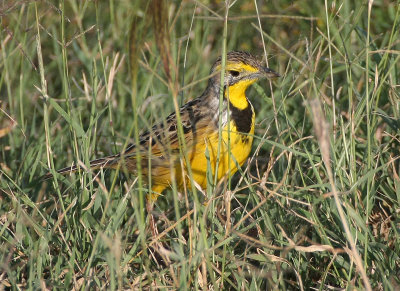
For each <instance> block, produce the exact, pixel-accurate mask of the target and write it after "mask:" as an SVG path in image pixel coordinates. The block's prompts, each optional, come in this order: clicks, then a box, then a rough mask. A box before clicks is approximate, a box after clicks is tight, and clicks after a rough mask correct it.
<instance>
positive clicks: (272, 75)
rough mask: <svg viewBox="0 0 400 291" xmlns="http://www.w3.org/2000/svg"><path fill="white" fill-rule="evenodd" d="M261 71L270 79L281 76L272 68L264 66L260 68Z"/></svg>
mask: <svg viewBox="0 0 400 291" xmlns="http://www.w3.org/2000/svg"><path fill="white" fill-rule="evenodd" d="M260 73H262V74H263V75H264V77H267V78H269V79H274V78H278V77H280V76H281V75H279V74H278V73H277V72H275V71H274V70H271V69H270V68H267V67H262V68H261V70H260Z"/></svg>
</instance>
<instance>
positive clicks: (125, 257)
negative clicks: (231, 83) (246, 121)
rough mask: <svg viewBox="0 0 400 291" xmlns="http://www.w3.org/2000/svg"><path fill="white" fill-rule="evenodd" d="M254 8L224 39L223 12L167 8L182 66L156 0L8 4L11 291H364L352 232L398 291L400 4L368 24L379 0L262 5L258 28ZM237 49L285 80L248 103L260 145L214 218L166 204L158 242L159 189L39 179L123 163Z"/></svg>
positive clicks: (380, 281) (256, 89)
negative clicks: (141, 137)
mask: <svg viewBox="0 0 400 291" xmlns="http://www.w3.org/2000/svg"><path fill="white" fill-rule="evenodd" d="M154 3H157V1H154V2H153V4H154ZM254 3H255V2H252V1H236V2H233V3H232V4H233V5H232V6H231V7H230V8H229V11H228V16H229V19H228V22H227V26H226V29H227V31H228V34H227V35H228V37H227V39H226V40H224V39H223V37H222V35H223V31H224V19H223V16H224V15H225V13H226V7H225V4H224V3H223V2H222V1H206V2H193V1H186V2H178V1H167V2H165V3H164V4H166V7H167V9H168V14H167V16H168V19H169V31H168V33H169V36H168V39H167V40H165V39H161V43H163V45H164V47H165V46H166V47H169V50H170V51H169V52H168V53H169V55H167V56H165V55H163V54H162V53H160V50H161V51H162V52H163V53H165V52H166V51H165V50H162V45H161V46H160V39H159V43H158V44H157V36H156V34H155V32H154V27H156V26H155V24H154V19H153V16H151V13H150V12H149V11H148V9H149V7H153V9H154V6H150V5H147V2H146V1H112V0H110V1H73V0H71V1H65V2H64V1H60V2H57V3H56V4H54V3H52V2H46V1H41V2H25V1H6V2H2V3H1V4H0V12H1V13H0V15H1V16H2V19H1V32H0V36H1V37H0V41H1V47H0V49H1V52H0V56H1V57H0V68H1V72H2V74H1V75H0V97H1V98H0V101H1V103H0V109H1V111H0V189H1V190H0V223H1V224H0V258H1V260H0V282H1V283H0V286H1V284H2V286H3V287H5V288H11V289H39V288H49V289H50V288H54V289H56V288H66V289H72V288H99V289H100V288H107V289H126V288H133V289H138V288H143V289H150V288H153V289H158V288H169V289H175V288H177V287H179V286H181V287H182V288H183V289H185V288H187V289H196V290H197V289H207V288H210V289H211V288H212V289H243V290H247V289H251V290H254V289H268V290H269V289H279V290H281V289H282V290H286V289H290V290H291V289H304V290H308V289H311V288H315V289H319V290H327V289H329V288H343V289H354V288H356V289H360V290H364V288H366V285H365V281H363V279H362V277H361V274H362V272H360V270H359V269H357V267H356V263H355V261H354V250H353V251H352V250H351V247H350V244H349V240H348V236H347V235H346V233H345V229H344V227H343V225H344V223H345V224H346V223H347V224H348V226H349V231H350V235H351V237H352V238H353V239H354V240H355V244H356V246H357V248H356V252H358V253H359V254H360V257H361V259H362V264H363V266H364V269H365V271H366V274H367V280H368V282H369V284H371V286H372V288H373V289H374V290H395V289H397V288H400V282H399V279H398V278H399V277H400V259H399V254H400V235H399V231H400V218H399V213H400V206H399V204H400V180H399V175H398V173H399V170H400V167H399V154H400V153H399V151H400V144H399V143H400V142H399V140H400V135H399V128H400V117H399V110H400V108H399V104H400V103H399V80H400V72H399V70H400V67H399V63H400V62H399V58H400V53H399V52H400V45H399V40H400V37H399V29H398V28H399V20H400V19H399V13H400V5H399V4H400V2H398V1H397V2H396V1H385V0H382V1H374V2H373V5H372V7H371V10H370V13H369V10H368V5H367V3H366V2H365V3H363V2H354V3H353V2H350V1H334V2H331V1H326V2H324V1H306V0H299V1H268V2H261V1H257V2H256V3H257V5H258V6H257V8H258V12H259V13H258V14H259V19H260V24H261V27H260V26H259V21H258V18H257V9H256V7H255V4H254ZM164 16H165V15H164ZM193 17H194V18H193ZM133 20H134V24H135V25H134V29H135V30H136V31H133V30H131V28H132V27H133V25H132V21H133ZM159 25H160V24H159ZM161 25H162V23H161ZM260 30H262V32H263V38H262V36H261V32H260ZM133 32H134V36H135V38H133V37H132V33H133ZM163 36H165V35H164V34H162V35H161V36H158V37H159V38H160V37H161V38H162V37H163ZM129 39H135V47H134V50H133V51H132V47H130V48H129ZM262 39H264V42H263V41H262ZM224 41H226V44H227V49H228V51H229V50H246V51H249V52H252V53H253V54H259V55H263V54H264V53H263V52H264V46H265V49H266V52H267V53H268V64H269V67H271V68H272V69H274V70H276V71H279V72H280V74H281V75H282V77H281V78H280V79H279V80H278V81H277V82H275V83H274V84H272V86H269V84H268V82H260V83H259V84H258V85H255V86H253V88H251V89H250V90H249V91H248V96H249V97H250V99H251V101H252V103H253V105H254V107H255V108H256V111H257V127H256V136H255V144H254V146H253V151H252V156H251V158H250V159H249V163H248V165H247V166H245V167H243V168H242V171H240V173H238V174H236V175H235V176H234V178H233V181H232V183H231V184H232V187H231V189H229V188H226V186H224V185H222V186H221V187H218V188H217V189H214V188H212V187H210V188H209V189H207V191H206V193H205V195H208V197H209V198H210V199H211V200H210V202H209V203H208V204H206V205H205V204H202V202H203V201H204V199H205V198H204V197H203V195H202V194H200V193H198V199H195V198H194V197H193V195H192V194H191V192H188V193H176V191H169V192H167V193H165V195H163V196H162V197H160V199H159V200H158V202H157V205H156V210H155V216H156V218H157V221H158V229H159V231H160V236H159V237H157V238H153V237H152V236H151V234H150V233H148V232H146V222H145V221H146V216H147V215H146V213H145V211H144V207H143V205H144V199H145V198H144V194H146V192H147V189H146V187H145V185H146V182H147V181H143V186H140V184H138V182H137V180H136V177H132V176H129V175H123V174H122V173H121V174H117V173H116V172H113V171H106V172H104V173H103V172H100V173H99V174H98V175H97V173H92V172H88V173H82V172H80V173H76V174H74V175H72V176H68V177H60V178H59V179H58V180H51V181H48V182H45V183H39V182H38V177H39V176H40V175H42V174H44V173H46V172H47V171H48V169H51V170H55V169H57V168H62V167H64V166H67V165H70V164H72V163H80V164H82V165H86V166H88V165H89V161H90V160H91V159H93V158H95V157H101V156H103V155H108V154H112V153H116V152H118V151H120V150H121V149H122V148H123V147H124V145H126V144H127V143H128V142H132V141H134V140H135V134H136V138H137V134H139V133H140V132H141V131H143V130H145V129H147V128H149V127H150V126H151V125H152V124H153V123H154V122H156V121H160V120H162V118H163V117H165V116H167V115H168V114H169V113H170V112H172V111H173V110H174V103H173V98H178V99H177V100H179V102H182V103H184V102H187V101H188V100H191V99H193V98H194V97H195V96H198V95H199V94H201V92H202V90H204V88H205V86H206V81H204V78H206V77H207V75H208V73H209V70H210V68H211V65H212V63H213V62H214V61H215V59H216V58H217V57H218V56H219V55H220V54H221V52H222V47H223V42H224ZM186 45H188V46H187V53H186ZM129 53H131V57H128V55H129ZM40 55H41V56H40ZM166 60H172V62H173V64H169V68H168V69H169V70H171V75H168V73H166V68H167V66H168V61H166ZM134 62H137V63H136V64H134ZM184 62H185V66H184V65H183V64H184ZM132 66H133V67H134V69H133V71H134V72H133V74H131V73H132V72H131V71H132V70H131V69H130V67H132ZM175 68H176V69H175ZM183 76H184V78H183ZM179 88H185V90H183V91H181V92H179V93H178V92H177V90H178V89H179ZM270 96H272V98H271V97H270ZM313 99H318V100H319V102H320V104H322V114H323V116H324V117H323V119H326V121H327V124H328V125H329V126H328V127H327V128H325V130H326V132H325V133H327V134H328V135H327V138H325V139H321V137H322V136H323V134H318V130H314V127H315V126H314V124H313V116H314V114H313V113H312V110H311V107H310V106H311V105H310V104H312V103H310V101H311V100H313ZM314 117H315V116H314ZM315 123H316V124H318V120H317V121H316V122H315ZM320 123H321V124H325V123H323V120H321V121H320ZM323 140H324V141H327V142H326V143H324V142H322V143H321V141H323ZM327 150H328V153H329V154H330V160H329V163H326V162H325V163H323V158H322V154H321V152H325V153H326V151H327ZM325 161H326V160H325ZM327 164H329V165H327ZM329 166H330V167H331V168H332V173H333V180H334V186H335V189H336V190H337V197H338V198H339V200H340V204H341V206H342V207H343V209H344V214H345V219H343V218H341V217H340V215H339V212H338V207H337V204H335V200H334V189H333V188H332V183H330V182H329V179H328V170H327V169H328V167H329ZM95 174H96V175H95ZM159 242H162V246H163V248H160V245H159V244H158V243H159ZM149 245H151V246H150V247H149Z"/></svg>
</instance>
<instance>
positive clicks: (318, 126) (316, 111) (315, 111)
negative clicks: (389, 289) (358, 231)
mask: <svg viewBox="0 0 400 291" xmlns="http://www.w3.org/2000/svg"><path fill="white" fill-rule="evenodd" d="M309 104H310V106H311V112H312V118H313V122H314V130H315V134H316V136H317V139H318V143H319V147H320V151H321V154H322V159H323V161H324V163H325V167H326V171H327V172H328V177H329V183H330V184H331V187H332V192H333V197H334V198H335V203H336V207H337V210H338V212H339V216H340V219H341V221H342V224H343V228H344V231H345V233H346V236H347V240H348V242H349V243H350V246H351V251H352V255H353V257H354V262H355V264H356V266H357V269H358V271H359V272H360V274H361V277H362V279H363V282H364V287H365V289H366V290H368V291H370V290H372V288H371V284H370V282H369V280H368V276H367V273H366V272H365V269H364V264H363V261H362V259H361V256H360V254H359V253H358V251H357V247H356V244H355V242H354V239H353V236H352V234H351V232H350V228H349V225H348V222H347V219H346V216H345V214H344V211H343V207H342V204H341V201H340V199H339V195H338V193H337V190H336V186H335V181H334V179H333V173H332V168H331V163H330V145H329V134H328V132H329V131H328V123H327V122H326V119H325V116H324V114H323V113H322V108H321V103H320V102H319V100H318V99H313V100H311V101H310V102H309Z"/></svg>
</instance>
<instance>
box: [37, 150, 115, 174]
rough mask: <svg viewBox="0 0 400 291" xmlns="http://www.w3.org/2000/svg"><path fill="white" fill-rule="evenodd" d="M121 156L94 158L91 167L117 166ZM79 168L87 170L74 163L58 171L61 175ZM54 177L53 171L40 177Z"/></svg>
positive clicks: (94, 168) (107, 167)
mask: <svg viewBox="0 0 400 291" xmlns="http://www.w3.org/2000/svg"><path fill="white" fill-rule="evenodd" d="M120 158H121V155H120V154H117V155H113V156H108V157H105V158H100V159H97V160H93V161H91V162H90V169H92V170H96V169H100V168H106V169H109V168H111V169H112V168H116V167H117V165H118V162H119V160H120ZM79 169H82V170H85V169H84V167H82V166H79V165H74V166H71V167H66V168H62V169H60V170H57V173H59V174H61V175H66V174H68V173H74V172H76V171H78V170H79ZM52 177H53V174H52V173H47V174H45V175H44V176H42V177H41V178H40V180H41V181H44V180H48V179H50V178H52Z"/></svg>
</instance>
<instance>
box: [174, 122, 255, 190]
mask: <svg viewBox="0 0 400 291" xmlns="http://www.w3.org/2000/svg"><path fill="white" fill-rule="evenodd" d="M253 124H254V121H253ZM229 129H230V133H229V134H228V126H226V127H225V128H223V129H222V138H221V141H220V154H219V161H218V167H217V160H218V132H216V133H215V134H213V135H211V136H207V137H205V138H204V142H200V143H199V144H198V145H197V148H196V151H195V152H192V153H191V155H190V156H189V159H190V167H191V170H192V175H193V180H194V181H196V183H197V184H198V185H200V187H202V188H203V189H204V188H206V186H207V167H208V163H209V165H210V166H211V171H212V174H213V177H214V178H215V174H217V181H219V180H221V179H222V178H223V177H224V176H226V175H228V176H231V175H233V174H234V173H235V172H236V171H237V169H238V167H240V166H242V165H243V164H244V162H245V161H246V160H247V158H248V156H249V154H250V151H251V145H252V143H253V134H254V127H252V129H251V131H250V132H249V133H248V134H241V133H239V132H237V130H236V127H235V125H234V123H233V122H231V123H230V126H229ZM229 141H230V142H229ZM228 143H229V146H228ZM206 151H208V155H209V160H207V157H206ZM216 169H217V173H215V171H216ZM179 170H180V169H179ZM179 170H178V169H177V171H179ZM185 172H186V174H187V171H185ZM177 176H178V177H179V174H178V173H177ZM180 180H181V179H180ZM189 180H190V179H188V178H186V181H187V182H188V185H190V181H189ZM180 182H182V180H181V181H180Z"/></svg>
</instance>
